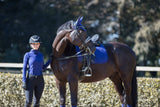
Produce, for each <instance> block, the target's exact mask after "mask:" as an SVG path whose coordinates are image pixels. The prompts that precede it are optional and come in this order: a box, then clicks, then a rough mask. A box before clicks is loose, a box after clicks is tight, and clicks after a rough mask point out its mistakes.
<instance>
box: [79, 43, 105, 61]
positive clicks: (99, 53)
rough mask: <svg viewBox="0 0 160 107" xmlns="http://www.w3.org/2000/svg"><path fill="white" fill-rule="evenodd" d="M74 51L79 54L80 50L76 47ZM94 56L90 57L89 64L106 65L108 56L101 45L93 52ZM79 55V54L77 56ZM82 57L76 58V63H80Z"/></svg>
mask: <svg viewBox="0 0 160 107" xmlns="http://www.w3.org/2000/svg"><path fill="white" fill-rule="evenodd" d="M76 51H77V52H79V51H80V49H79V47H78V46H76ZM94 54H95V56H92V61H91V63H93V64H102V63H106V62H107V60H108V54H107V51H106V49H105V47H104V46H103V45H102V44H101V45H99V46H96V51H95V53H94ZM79 55H81V54H79ZM82 60H83V57H78V61H79V62H82Z"/></svg>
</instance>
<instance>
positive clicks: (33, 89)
mask: <svg viewBox="0 0 160 107" xmlns="http://www.w3.org/2000/svg"><path fill="white" fill-rule="evenodd" d="M43 89H44V78H43V75H41V76H34V75H29V76H28V78H27V90H26V91H25V96H26V101H25V107H31V105H32V99H33V107H39V105H40V104H39V103H40V98H41V96H42V93H43Z"/></svg>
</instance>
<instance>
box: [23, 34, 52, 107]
mask: <svg viewBox="0 0 160 107" xmlns="http://www.w3.org/2000/svg"><path fill="white" fill-rule="evenodd" d="M40 43H41V41H40V37H39V36H37V35H33V36H31V37H30V39H29V44H30V46H31V48H32V49H31V51H30V52H27V53H26V54H25V55H24V59H23V85H22V88H23V89H25V96H26V101H25V107H30V106H31V104H32V98H33V97H34V98H33V107H39V105H40V104H39V103H40V98H41V95H42V93H43V89H44V79H43V74H42V71H43V70H44V69H46V68H47V66H48V65H49V64H50V62H51V60H48V61H47V63H46V64H44V60H43V54H42V53H40V52H39V50H38V49H39V47H40ZM27 65H28V67H29V69H28V72H27Z"/></svg>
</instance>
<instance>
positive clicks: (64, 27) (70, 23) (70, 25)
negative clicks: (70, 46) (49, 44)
mask: <svg viewBox="0 0 160 107" xmlns="http://www.w3.org/2000/svg"><path fill="white" fill-rule="evenodd" d="M73 23H74V22H73V20H70V21H67V22H66V23H64V24H63V25H61V26H60V27H59V28H58V30H57V34H58V33H59V32H60V31H61V30H70V29H73Z"/></svg>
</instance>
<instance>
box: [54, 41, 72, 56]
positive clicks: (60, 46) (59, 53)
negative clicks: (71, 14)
mask: <svg viewBox="0 0 160 107" xmlns="http://www.w3.org/2000/svg"><path fill="white" fill-rule="evenodd" d="M68 42H69V40H68V39H67V38H63V39H61V40H60V41H59V43H58V44H57V45H56V47H53V54H54V56H55V57H60V56H62V54H63V52H64V50H65V48H66V46H67V43H68Z"/></svg>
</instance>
